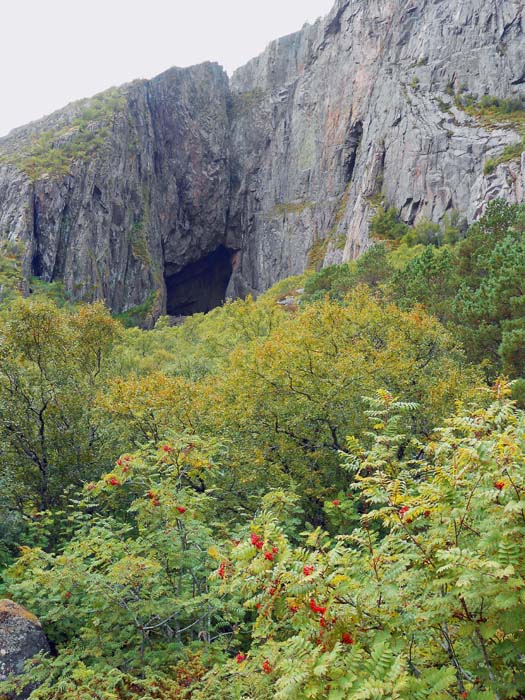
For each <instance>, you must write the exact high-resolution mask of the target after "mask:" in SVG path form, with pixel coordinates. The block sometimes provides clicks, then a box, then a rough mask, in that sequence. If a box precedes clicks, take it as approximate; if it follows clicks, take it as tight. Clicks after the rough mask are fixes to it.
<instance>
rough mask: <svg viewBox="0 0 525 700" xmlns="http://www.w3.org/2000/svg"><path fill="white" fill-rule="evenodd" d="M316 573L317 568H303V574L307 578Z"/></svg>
mask: <svg viewBox="0 0 525 700" xmlns="http://www.w3.org/2000/svg"><path fill="white" fill-rule="evenodd" d="M314 571H315V566H305V567H304V568H303V574H304V575H305V576H311V575H312V574H313V573H314Z"/></svg>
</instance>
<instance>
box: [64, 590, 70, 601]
mask: <svg viewBox="0 0 525 700" xmlns="http://www.w3.org/2000/svg"><path fill="white" fill-rule="evenodd" d="M65 598H66V600H69V599H70V598H71V593H70V592H69V591H67V593H66V595H65Z"/></svg>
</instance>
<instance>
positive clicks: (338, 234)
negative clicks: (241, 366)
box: [0, 0, 525, 318]
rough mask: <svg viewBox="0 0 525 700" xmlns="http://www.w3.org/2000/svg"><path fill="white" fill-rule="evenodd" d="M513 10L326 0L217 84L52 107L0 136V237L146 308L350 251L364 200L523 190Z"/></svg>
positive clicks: (215, 75) (509, 4)
mask: <svg viewBox="0 0 525 700" xmlns="http://www.w3.org/2000/svg"><path fill="white" fill-rule="evenodd" d="M523 15H524V4H523V2H522V1H521V0H502V1H501V2H499V3H498V5H497V7H495V6H494V3H491V2H488V0H485V1H484V2H482V3H480V2H479V0H466V1H465V2H463V3H461V5H460V6H458V4H457V3H456V2H455V1H454V0H441V1H436V0H419V1H418V2H415V1H414V2H407V1H406V0H388V1H386V2H385V1H380V0H366V1H365V0H338V1H337V2H336V5H335V7H334V8H333V10H332V12H331V13H330V14H329V15H328V17H326V18H325V19H324V20H322V21H319V22H317V23H316V24H314V25H312V26H310V25H305V27H304V28H303V29H302V30H301V31H300V32H298V33H296V34H293V35H290V36H288V37H284V38H282V39H279V40H278V41H276V42H273V43H272V44H270V46H269V47H268V48H267V50H266V51H265V52H264V53H263V54H262V55H261V56H259V57H258V58H256V59H254V60H252V61H251V62H250V63H248V64H247V65H246V66H244V67H243V68H241V69H239V70H238V71H237V72H236V73H235V74H234V76H233V78H232V80H231V81H230V84H229V83H228V79H227V77H226V75H225V74H224V72H223V71H222V70H221V69H220V67H219V66H217V65H215V64H203V65H202V66H196V67H193V68H188V69H172V70H170V71H167V72H166V73H164V74H162V75H160V76H158V77H157V78H155V79H153V80H151V81H137V82H136V83H132V84H130V85H128V86H124V87H123V88H119V89H115V90H112V91H109V92H108V93H104V94H103V95H102V96H99V97H97V98H93V99H92V100H87V101H85V102H82V103H76V104H74V105H70V106H69V107H67V108H66V109H65V110H62V111H60V112H58V113H56V114H54V115H51V116H50V117H48V118H46V119H44V120H42V121H40V122H37V123H35V124H32V125H29V126H28V127H24V128H22V129H18V130H16V131H15V132H13V133H12V134H11V135H9V136H8V137H7V138H5V139H2V140H0V236H1V237H3V238H8V239H11V240H20V241H22V243H23V249H24V251H25V252H24V268H25V272H26V275H27V277H30V275H31V274H33V275H36V276H38V277H41V278H43V279H45V280H49V281H50V280H55V279H62V280H63V281H64V283H65V287H66V289H67V290H68V291H69V293H70V294H71V295H72V296H73V297H74V298H79V299H80V298H81V299H85V300H91V299H99V298H104V299H105V300H106V301H107V303H108V304H109V305H110V307H111V308H112V309H114V310H115V311H122V310H125V309H129V308H130V307H133V306H137V305H140V304H143V305H144V306H145V308H146V310H147V314H148V315H149V316H150V317H151V318H154V317H156V316H158V315H159V314H160V313H165V312H166V311H168V313H171V314H173V315H178V314H186V313H192V312H194V311H205V310H207V309H208V308H210V307H211V306H214V305H216V304H218V303H220V302H221V300H222V299H223V298H224V296H225V294H226V293H228V294H229V295H232V296H243V295H245V294H247V293H249V292H255V293H258V292H260V291H263V290H265V289H267V288H268V287H269V286H270V285H271V284H273V283H274V282H275V281H277V280H279V279H281V278H283V277H286V276H288V275H290V274H295V273H298V272H301V271H303V270H304V269H305V268H306V267H308V266H319V265H321V264H323V263H329V262H338V261H341V260H348V259H351V258H353V257H355V256H356V255H358V254H359V253H360V252H361V251H362V250H364V249H365V248H366V247H367V246H368V245H369V235H368V228H369V221H370V218H371V216H372V215H373V213H374V211H375V209H376V207H377V206H378V203H379V202H380V201H381V200H383V201H384V202H386V203H387V204H388V205H392V206H394V207H396V208H397V209H398V210H399V211H400V213H401V216H402V218H403V219H404V220H405V221H407V222H409V223H413V222H414V220H416V219H418V218H421V217H428V218H431V219H433V220H434V221H440V220H441V219H442V218H443V216H444V215H445V214H446V213H447V212H451V211H452V210H457V211H459V212H460V213H461V214H462V215H464V216H466V217H467V218H468V219H469V220H470V221H471V220H473V219H474V218H475V217H477V216H478V215H479V214H480V213H481V211H483V209H484V206H485V205H486V203H487V202H488V201H489V200H490V199H492V198H494V197H496V196H502V197H504V198H506V199H508V200H509V201H522V200H523V198H524V191H525V157H524V156H523V153H522V151H523V147H522V145H521V143H522V138H523V136H524V135H525V133H524V129H525V126H524V124H525V120H524V121H522V119H523V115H524V114H525V113H523V112H522V110H521V106H520V105H522V101H523V99H524V98H525V42H524V41H523V19H524V17H523ZM483 95H485V96H494V97H499V98H502V99H505V100H507V101H508V100H509V99H511V98H512V99H513V100H514V102H512V103H510V102H505V103H504V107H505V109H507V107H508V106H509V105H511V106H510V107H509V109H507V112H508V113H505V109H503V110H498V109H496V110H494V109H487V108H486V105H487V104H488V102H485V103H482V101H481V98H482V96H483ZM483 105H485V107H483ZM509 146H510V148H509ZM487 161H489V166H490V167H489V166H488V165H487ZM499 161H501V162H499ZM498 162H499V164H498ZM227 287H228V290H227V289H226V288H227Z"/></svg>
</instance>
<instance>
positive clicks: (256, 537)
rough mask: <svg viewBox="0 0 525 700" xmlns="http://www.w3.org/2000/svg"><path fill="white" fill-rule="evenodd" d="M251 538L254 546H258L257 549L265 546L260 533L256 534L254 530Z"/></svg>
mask: <svg viewBox="0 0 525 700" xmlns="http://www.w3.org/2000/svg"><path fill="white" fill-rule="evenodd" d="M250 540H251V543H252V544H253V546H254V547H256V548H257V549H262V548H263V547H264V541H263V540H261V538H260V537H259V535H256V534H255V532H252V534H251V537H250Z"/></svg>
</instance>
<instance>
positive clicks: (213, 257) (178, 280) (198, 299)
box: [165, 246, 235, 316]
mask: <svg viewBox="0 0 525 700" xmlns="http://www.w3.org/2000/svg"><path fill="white" fill-rule="evenodd" d="M234 252H235V251H233V250H231V249H229V248H225V247H224V246H219V247H218V248H217V250H214V251H213V252H211V253H208V255H205V256H204V257H203V258H200V260H196V261H195V262H193V263H190V264H189V265H186V267H183V268H182V270H179V272H175V273H174V274H172V275H166V276H165V280H166V293H167V298H166V312H167V314H168V315H169V316H191V314H198V313H207V312H208V311H211V310H212V309H214V308H215V307H217V306H220V305H221V304H222V303H224V300H225V299H226V289H227V288H228V282H229V281H230V277H231V276H232V269H233V268H232V258H233V254H234Z"/></svg>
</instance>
